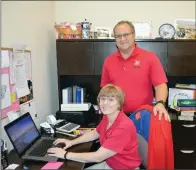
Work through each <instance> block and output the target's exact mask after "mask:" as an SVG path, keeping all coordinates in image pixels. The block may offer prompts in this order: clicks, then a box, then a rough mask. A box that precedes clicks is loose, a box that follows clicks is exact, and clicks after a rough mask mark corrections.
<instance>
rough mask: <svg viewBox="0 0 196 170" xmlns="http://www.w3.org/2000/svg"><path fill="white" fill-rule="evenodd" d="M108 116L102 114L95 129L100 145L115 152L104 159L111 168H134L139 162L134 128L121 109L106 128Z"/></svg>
mask: <svg viewBox="0 0 196 170" xmlns="http://www.w3.org/2000/svg"><path fill="white" fill-rule="evenodd" d="M107 125H108V117H107V116H105V115H104V116H103V119H102V121H101V122H100V124H99V125H98V126H97V128H96V130H97V132H98V133H99V140H100V144H101V146H102V147H104V148H107V149H110V150H113V151H115V152H117V154H116V155H114V156H112V157H110V158H108V159H107V160H106V162H107V164H108V165H109V166H110V167H111V168H112V169H128V168H129V169H132V168H133V169H135V168H136V167H138V166H139V165H140V164H141V159H140V157H139V153H138V142H137V134H136V128H135V126H134V124H133V122H132V120H131V119H129V118H128V117H127V116H126V115H125V113H124V112H123V111H121V112H120V113H119V115H118V116H117V118H116V120H115V121H114V123H113V124H112V126H111V127H110V128H109V129H108V130H106V128H107Z"/></svg>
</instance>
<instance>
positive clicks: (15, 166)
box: [6, 164, 19, 169]
mask: <svg viewBox="0 0 196 170" xmlns="http://www.w3.org/2000/svg"><path fill="white" fill-rule="evenodd" d="M18 166H19V165H18V164H10V165H9V166H8V167H7V168H6V169H16V168H17V167H18Z"/></svg>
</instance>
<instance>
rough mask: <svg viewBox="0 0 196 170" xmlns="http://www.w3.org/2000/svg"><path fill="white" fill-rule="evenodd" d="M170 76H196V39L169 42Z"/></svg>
mask: <svg viewBox="0 0 196 170" xmlns="http://www.w3.org/2000/svg"><path fill="white" fill-rule="evenodd" d="M168 76H196V41H179V42H168Z"/></svg>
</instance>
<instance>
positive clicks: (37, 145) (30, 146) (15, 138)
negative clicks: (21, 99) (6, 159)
mask: <svg viewBox="0 0 196 170" xmlns="http://www.w3.org/2000/svg"><path fill="white" fill-rule="evenodd" d="M4 129H5V131H6V133H7V135H8V137H9V139H10V141H11V143H12V145H13V147H14V149H15V150H16V151H17V153H18V155H19V156H20V157H21V158H22V159H24V160H35V161H54V162H55V161H57V160H58V158H57V157H53V156H49V155H48V154H47V150H48V148H50V147H52V146H53V142H54V140H55V139H54V138H52V137H44V136H41V134H40V133H39V131H38V129H37V127H36V126H35V123H34V121H33V119H32V117H31V115H30V113H29V112H27V113H25V114H24V115H22V116H21V117H19V118H17V119H15V120H14V121H12V122H10V123H9V124H7V125H6V126H4Z"/></svg>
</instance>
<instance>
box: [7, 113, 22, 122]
mask: <svg viewBox="0 0 196 170" xmlns="http://www.w3.org/2000/svg"><path fill="white" fill-rule="evenodd" d="M7 116H8V119H9V121H10V122H12V121H13V120H15V119H17V118H19V113H18V112H12V111H11V112H8V113H7Z"/></svg>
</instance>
